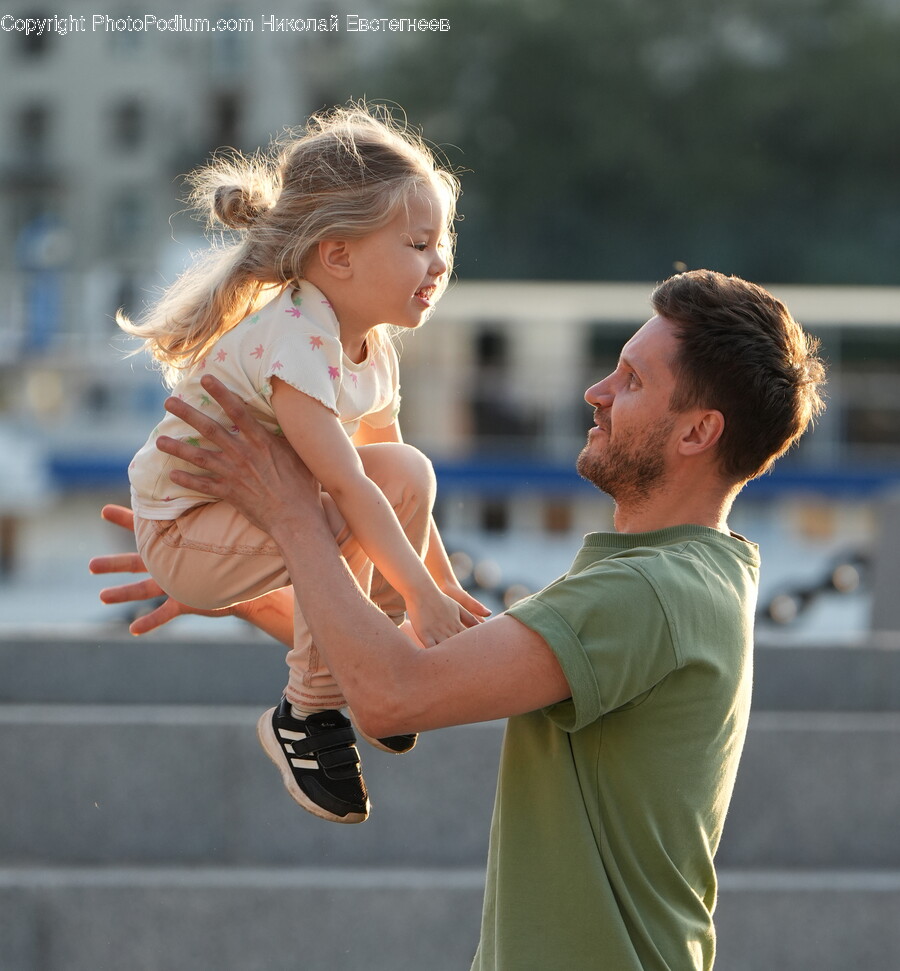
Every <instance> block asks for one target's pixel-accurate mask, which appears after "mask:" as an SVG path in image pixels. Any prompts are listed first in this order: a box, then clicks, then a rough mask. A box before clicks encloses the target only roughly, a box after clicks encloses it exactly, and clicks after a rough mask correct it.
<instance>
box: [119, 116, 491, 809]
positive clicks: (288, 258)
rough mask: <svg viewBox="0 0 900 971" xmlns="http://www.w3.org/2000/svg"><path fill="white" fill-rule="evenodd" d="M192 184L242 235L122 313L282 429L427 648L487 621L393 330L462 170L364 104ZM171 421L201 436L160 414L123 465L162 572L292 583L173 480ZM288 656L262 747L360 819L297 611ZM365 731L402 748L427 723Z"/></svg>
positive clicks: (204, 172)
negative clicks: (405, 432)
mask: <svg viewBox="0 0 900 971" xmlns="http://www.w3.org/2000/svg"><path fill="white" fill-rule="evenodd" d="M189 180H190V185H191V188H192V194H191V201H192V202H193V203H194V205H195V207H196V208H197V209H199V210H200V211H205V212H206V214H207V216H208V218H209V220H210V222H211V223H212V222H213V221H218V222H220V223H222V224H224V226H225V227H227V228H229V229H232V230H235V231H236V238H235V239H233V240H232V241H231V242H230V243H228V244H227V245H225V246H224V247H219V248H214V249H213V250H211V252H210V253H209V255H208V256H207V257H206V258H205V259H202V260H200V261H199V262H197V263H196V264H194V265H193V266H192V267H191V268H190V269H188V270H187V271H186V272H185V273H184V274H183V275H182V276H181V277H180V278H179V279H178V280H177V281H176V282H175V284H174V285H173V286H172V287H170V288H169V289H168V290H167V291H166V292H165V293H164V294H163V296H162V298H161V299H160V301H159V302H158V303H157V304H156V305H155V306H154V307H152V308H151V309H150V310H149V312H148V313H147V315H146V316H145V318H144V319H143V320H142V321H141V322H140V323H139V324H137V325H135V324H132V323H131V322H129V321H128V320H126V319H125V318H123V317H121V315H120V318H119V324H120V326H121V327H122V328H123V329H124V330H125V331H127V332H128V333H130V334H133V335H137V336H140V337H143V338H144V340H145V347H146V348H147V349H148V350H149V351H150V352H151V353H152V354H153V355H154V357H156V358H157V360H158V361H159V362H161V365H162V367H163V369H164V372H165V375H166V378H167V380H168V382H169V384H170V386H171V387H172V389H173V394H175V395H178V396H179V397H182V398H184V399H186V400H187V401H189V402H190V403H192V404H194V405H195V406H197V407H201V408H204V409H208V410H209V411H210V413H211V414H213V415H214V416H215V417H218V418H219V419H220V420H221V419H222V417H223V413H222V412H221V410H220V409H219V408H218V406H217V405H216V404H215V402H213V401H212V400H211V399H210V398H209V397H208V396H207V395H205V394H204V392H203V388H202V386H201V384H200V379H201V377H202V376H203V375H204V374H207V373H215V374H216V375H217V376H218V377H219V378H220V379H221V380H223V381H224V382H225V383H226V384H227V385H228V386H229V387H230V388H231V389H232V390H234V391H236V392H237V393H238V394H240V395H241V397H242V398H243V399H244V400H245V401H246V402H247V403H248V404H249V405H250V406H251V407H252V409H253V411H254V413H255V415H256V416H257V417H258V418H260V419H261V420H262V421H264V422H265V423H266V424H267V425H268V427H269V428H270V429H272V430H273V431H274V432H276V433H277V434H283V435H284V436H285V437H286V438H287V440H288V442H289V443H290V444H291V446H292V447H293V448H294V449H295V451H296V452H297V453H298V455H299V456H300V457H301V458H302V459H303V461H304V462H305V463H306V465H307V466H308V468H309V469H310V471H311V472H312V474H313V475H314V476H315V477H316V478H317V479H318V480H319V482H320V483H321V487H322V491H323V503H324V504H325V507H326V510H327V512H328V516H329V521H330V522H331V524H332V527H333V530H334V533H335V537H336V540H337V542H338V543H339V544H340V547H341V550H342V552H343V554H344V557H345V558H346V561H347V564H348V566H349V568H350V569H351V570H352V571H353V573H354V575H355V576H356V577H357V579H358V581H359V583H360V586H361V587H362V589H363V590H364V591H367V592H369V591H371V596H372V599H373V600H375V602H376V603H378V605H379V606H380V607H381V608H382V609H383V610H384V611H385V612H386V613H387V614H388V615H389V616H391V617H392V618H393V619H394V620H395V622H397V623H401V622H402V621H403V619H404V611H408V614H409V620H410V622H411V623H412V626H413V629H414V631H415V634H416V636H417V637H418V638H419V640H420V641H421V642H422V644H423V645H424V646H426V647H428V646H431V645H433V644H436V643H437V642H439V641H441V640H443V639H444V638H445V637H448V636H450V635H451V634H453V633H455V632H457V631H459V630H461V629H463V628H464V627H465V626H471V625H472V624H474V623H476V622H477V617H476V616H474V615H476V614H477V615H482V616H483V615H484V614H485V613H486V610H485V608H483V607H482V606H481V604H479V603H478V602H477V601H476V600H474V599H473V598H471V597H470V596H469V595H468V594H466V593H465V592H464V591H463V590H462V588H461V587H460V586H459V584H458V583H457V581H456V579H455V577H454V576H453V571H452V569H451V568H450V565H449V562H448V560H447V556H446V553H445V552H444V548H443V545H442V543H441V540H440V537H439V535H438V533H437V530H436V528H435V525H434V522H433V519H432V517H431V509H432V505H433V502H434V481H433V473H432V472H431V469H430V466H429V464H428V463H427V460H425V459H424V457H423V456H422V455H421V454H420V453H418V452H416V451H415V450H414V449H411V448H410V447H409V446H406V445H403V444H402V438H401V435H400V428H399V425H398V423H397V412H398V408H399V403H400V395H399V383H398V375H397V356H396V352H395V350H394V347H393V345H392V343H391V340H390V335H389V333H388V332H387V330H388V327H389V326H393V327H394V328H402V329H414V328H416V327H419V326H420V325H421V324H422V323H423V322H424V321H425V320H426V319H427V318H428V316H429V314H430V313H431V311H432V309H433V308H434V305H435V303H436V302H437V300H438V298H439V297H440V295H441V293H442V292H443V290H444V288H445V286H446V283H447V277H448V274H449V272H450V263H451V256H452V225H453V220H454V217H455V207H456V199H457V196H458V191H459V189H458V183H457V181H456V179H455V177H454V176H453V175H452V174H451V173H449V172H448V171H446V170H444V169H443V168H441V167H440V166H439V165H438V164H437V162H436V160H435V158H434V156H433V155H432V154H431V153H430V152H429V151H428V149H427V148H426V147H425V145H424V144H423V143H422V141H421V140H420V139H419V138H417V137H415V136H414V135H413V134H412V133H410V132H409V131H407V130H405V129H402V128H400V127H399V126H397V125H396V124H395V123H394V122H393V121H392V120H391V119H390V117H389V116H388V115H387V114H385V113H382V114H381V115H380V116H379V115H377V114H376V113H374V112H373V111H371V110H369V109H368V108H365V107H359V106H354V107H351V108H346V109H335V110H334V111H333V112H331V113H328V114H326V115H321V116H314V117H313V118H312V119H310V121H309V122H308V124H307V126H306V128H305V130H303V131H301V132H291V133H289V135H288V137H287V138H286V139H284V140H282V141H280V142H276V143H274V144H273V146H272V148H271V149H270V150H269V152H268V153H267V154H265V155H257V156H256V157H254V158H252V159H245V158H242V157H239V156H237V157H232V158H228V159H218V160H216V161H214V162H213V163H212V164H210V165H209V166H206V167H204V168H202V169H200V170H198V171H196V172H194V173H193V174H192V175H191V176H190V177H189ZM163 434H165V435H169V436H172V437H189V438H192V439H194V440H196V439H195V433H194V432H193V430H192V429H189V428H188V427H187V426H186V425H184V424H183V423H181V422H180V421H179V420H178V419H176V418H175V417H174V416H172V415H167V416H166V417H165V418H164V419H163V421H162V422H161V423H160V425H158V426H157V428H156V429H155V430H154V431H153V434H152V435H151V437H150V439H149V440H148V441H147V443H146V444H145V445H144V447H143V448H142V449H141V450H140V451H139V452H138V453H137V455H136V456H135V458H134V461H133V462H132V464H131V466H130V469H129V477H130V480H131V487H132V508H133V509H134V513H135V535H136V537H137V544H138V550H139V552H140V555H141V557H142V558H143V560H144V562H145V563H146V565H147V568H148V569H149V570H150V572H151V574H152V575H153V577H154V578H155V579H156V581H157V582H158V583H159V585H160V586H161V587H162V588H163V589H164V590H165V591H166V593H167V594H169V596H170V597H172V598H174V599H175V600H177V601H180V602H182V603H184V604H189V605H191V606H192V607H194V608H200V609H205V610H213V609H216V608H221V607H225V606H228V605H231V604H234V603H237V602H241V601H247V600H251V599H254V598H257V597H260V596H262V595H264V594H266V593H268V592H270V591H272V590H276V589H279V588H283V587H285V586H287V585H289V584H290V577H289V576H288V575H287V573H286V571H285V568H284V564H283V562H282V560H281V554H280V552H279V550H278V548H277V546H276V545H275V544H274V543H273V542H272V540H271V539H270V537H269V536H268V535H266V534H265V533H262V532H261V531H260V530H259V529H257V528H256V527H254V526H253V525H252V524H251V523H249V522H248V521H247V520H246V519H244V518H243V517H242V516H240V515H239V514H238V513H237V512H236V511H235V510H234V509H232V508H231V507H230V506H228V505H227V504H226V503H223V502H215V501H213V502H211V501H210V500H209V498H208V497H206V496H202V495H200V494H196V493H191V492H190V491H188V490H186V489H183V488H179V487H178V486H176V485H175V484H174V483H173V482H172V480H171V479H170V475H169V474H170V472H171V471H172V470H173V469H174V468H176V467H178V463H177V462H176V461H175V460H174V459H172V458H171V457H169V456H167V455H165V454H163V453H162V452H160V451H159V450H158V449H156V447H155V440H156V438H157V436H159V435H163ZM201 444H202V443H201ZM423 561H424V562H423ZM372 564H374V567H375V568H376V569H377V571H378V572H377V573H376V574H375V577H374V579H373V566H372ZM287 662H288V666H289V678H288V684H287V687H286V689H285V692H284V697H283V698H282V701H281V704H280V705H279V706H278V707H276V708H273V709H271V710H270V711H268V712H266V713H265V714H264V715H263V716H262V717H261V718H260V721H259V725H258V734H259V738H260V741H261V743H262V745H263V748H264V749H265V750H266V752H267V753H268V755H269V757H270V758H271V759H272V760H273V761H274V762H275V764H276V765H278V767H279V768H280V770H281V773H282V777H283V779H284V782H285V785H286V787H287V789H288V791H289V792H290V794H291V795H292V797H293V798H294V799H295V800H296V801H297V802H298V803H299V804H300V805H301V806H303V807H304V808H305V809H307V810H309V811H310V812H312V813H315V814H316V815H318V816H321V817H323V818H325V819H330V820H333V821H336V822H345V823H355V822H361V821H362V820H364V819H365V818H366V816H367V815H368V811H369V800H368V794H367V791H366V787H365V783H364V782H363V779H362V774H361V771H360V765H359V754H358V752H357V750H356V746H355V741H356V739H355V736H354V733H353V729H352V727H351V724H350V722H349V721H348V719H347V718H346V717H344V715H343V714H342V713H341V712H340V711H339V710H338V709H340V708H342V707H344V705H345V702H344V699H343V697H342V695H341V692H340V688H339V687H338V685H337V684H336V683H335V682H334V680H333V678H332V677H331V675H330V673H329V672H328V670H327V668H326V666H325V665H324V664H323V662H322V659H321V658H320V656H319V654H318V652H317V650H316V647H315V644H314V643H313V642H312V639H311V637H310V633H309V630H308V628H307V626H306V624H305V622H304V621H303V618H302V617H301V616H300V615H299V613H296V616H295V624H294V646H293V649H292V650H291V651H290V652H289V653H288V655H287ZM369 741H370V742H372V743H373V744H375V745H377V746H378V747H380V748H383V749H385V750H387V751H393V752H405V751H409V749H411V748H412V746H413V745H414V744H415V741H416V737H415V736H414V735H413V736H397V737H394V738H390V739H381V740H373V739H369Z"/></svg>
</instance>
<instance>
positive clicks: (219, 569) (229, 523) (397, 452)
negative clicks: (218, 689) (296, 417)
mask: <svg viewBox="0 0 900 971" xmlns="http://www.w3.org/2000/svg"><path fill="white" fill-rule="evenodd" d="M359 455H360V458H361V459H362V463H363V467H364V468H365V471H366V475H368V477H369V478H370V479H372V481H373V482H375V483H376V484H377V485H378V486H379V488H380V489H381V491H382V492H383V493H384V494H385V496H386V497H387V500H388V502H389V503H390V504H391V506H392V508H393V509H394V512H395V513H396V515H397V519H398V520H399V522H400V525H401V526H402V527H403V531H404V532H405V533H406V535H407V537H408V538H409V541H410V543H411V544H412V545H413V548H414V549H415V550H416V551H417V552H418V553H419V554H420V555H423V553H424V550H425V548H426V545H427V542H428V532H429V527H430V523H431V510H432V507H433V505H434V497H435V482H434V473H433V470H432V468H431V463H430V462H429V461H428V459H427V458H425V456H424V455H423V454H422V453H421V452H419V451H418V450H416V449H415V448H412V447H411V446H409V445H400V444H393V443H392V444H382V445H365V446H362V447H361V448H360V449H359ZM323 503H324V506H325V512H326V516H327V519H328V523H329V525H330V526H331V530H332V532H333V533H334V537H335V540H336V541H337V544H338V546H339V548H340V550H341V554H342V555H343V557H344V559H345V560H346V561H347V565H348V567H349V568H350V570H351V572H352V573H353V575H354V576H355V577H356V579H357V581H358V582H359V584H360V586H361V587H362V589H363V590H364V591H366V592H367V593H369V594H370V596H371V597H372V600H373V601H374V602H375V603H376V604H377V605H378V606H379V607H380V608H381V609H382V610H383V611H384V612H385V613H386V614H387V615H388V616H389V617H391V619H392V620H394V622H395V623H397V624H399V623H402V621H403V617H404V612H405V605H404V603H403V599H402V598H401V597H400V595H399V594H397V593H396V592H395V591H394V590H393V589H392V588H391V587H390V586H389V585H388V584H387V583H386V582H385V581H384V579H383V578H382V577H381V575H380V574H379V573H377V571H374V570H373V567H372V563H371V561H370V560H369V558H368V557H367V556H366V554H365V553H364V552H363V550H362V549H361V548H360V546H359V544H358V543H357V542H356V540H355V539H354V537H353V536H352V535H351V533H350V530H349V528H348V527H347V524H346V522H345V521H344V518H343V516H342V515H341V514H340V512H339V510H338V508H337V506H336V505H335V504H334V502H333V500H332V499H331V497H330V496H327V495H324V496H323ZM135 535H136V538H137V544H138V550H139V551H140V554H141V556H142V557H143V559H144V562H145V564H146V565H147V569H148V570H149V571H150V573H151V574H152V575H153V577H154V578H155V579H156V581H157V582H158V583H159V585H160V586H161V587H162V588H163V589H164V590H165V591H166V593H167V594H169V596H171V597H174V598H175V599H176V600H179V601H180V602H181V603H184V604H188V605H190V606H192V607H198V608H202V609H204V610H212V609H215V608H217V607H225V606H230V605H232V604H235V603H241V602H243V601H245V600H253V599H255V598H256V597H260V596H262V595H263V594H265V593H269V592H271V591H272V590H278V589H280V588H281V587H286V586H288V585H289V584H290V582H291V578H290V577H289V576H288V573H287V570H286V568H285V565H284V561H283V560H282V557H281V551H280V550H279V549H278V547H277V546H276V545H275V543H274V542H273V541H272V539H271V538H270V537H269V535H268V534H267V533H264V532H262V530H260V529H257V527H256V526H254V525H252V524H251V523H250V522H248V521H247V520H246V519H245V518H244V517H243V516H242V515H241V514H240V513H238V512H237V511H236V510H235V509H234V508H233V507H232V506H230V505H228V504H227V503H225V502H211V503H206V504H204V505H201V506H195V507H194V508H193V509H191V510H189V511H188V512H186V513H184V514H183V515H182V516H180V517H179V518H178V519H172V520H147V519H142V518H140V517H137V516H136V517H135ZM287 663H288V668H289V676H288V683H287V688H286V689H285V695H286V696H287V699H288V701H289V702H291V704H295V705H302V706H304V707H311V708H339V707H342V706H344V705H345V704H346V702H345V700H344V697H343V695H342V694H341V690H340V688H339V686H338V685H337V683H336V682H335V680H334V678H333V677H332V676H331V672H330V671H329V670H328V668H327V667H326V665H325V663H324V661H323V659H322V658H321V657H320V655H319V652H318V650H317V648H316V646H315V644H313V642H312V638H311V637H310V633H309V627H308V626H307V624H306V621H305V620H304V619H303V616H302V614H301V613H300V610H299V608H298V607H297V603H296V600H295V601H294V646H293V648H292V649H291V650H290V651H289V652H288V655H287Z"/></svg>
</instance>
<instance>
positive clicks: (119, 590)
mask: <svg viewBox="0 0 900 971" xmlns="http://www.w3.org/2000/svg"><path fill="white" fill-rule="evenodd" d="M100 515H101V516H102V517H103V518H104V519H105V520H106V521H107V522H108V523H113V524H115V525H116V526H121V527H122V528H123V529H127V530H130V531H131V532H134V514H133V513H132V511H131V510H130V509H126V508H125V506H114V505H109V506H104V507H103V509H101V510H100ZM88 569H89V570H90V571H91V573H95V574H100V573H146V572H147V568H146V566H144V561H143V560H142V559H141V558H140V556H139V555H138V554H137V553H115V554H111V555H110V556H95V557H94V558H93V559H92V560H91V561H90V563H89V564H88ZM160 597H166V594H165V591H164V590H163V589H162V587H160V585H159V584H158V583H157V582H156V581H155V580H154V579H153V578H152V577H150V576H148V577H146V578H145V579H143V580H139V581H138V582H137V583H123V584H120V585H119V586H117V587H107V588H106V589H104V590H101V591H100V599H101V601H103V603H105V604H122V603H133V602H136V601H141V600H156V599H158V598H160ZM231 613H232V610H231V609H230V608H223V609H222V610H195V609H193V608H192V607H187V606H185V604H183V603H179V602H178V601H177V600H173V599H172V598H171V597H166V599H165V601H164V602H163V603H162V604H160V605H159V606H158V607H156V608H154V609H153V610H151V611H150V612H149V613H147V614H144V615H143V616H142V617H138V618H137V619H136V620H134V621H133V622H132V623H131V625H130V626H129V628H128V630H129V631H130V632H131V633H132V634H135V635H138V634H146V633H148V632H149V631H151V630H156V629H157V628H158V627H162V626H163V624H167V623H168V622H169V621H170V620H174V619H175V618H176V617H180V616H181V615H182V614H202V615H203V616H205V617H225V616H228V615H230V614H231Z"/></svg>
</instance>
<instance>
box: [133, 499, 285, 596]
mask: <svg viewBox="0 0 900 971" xmlns="http://www.w3.org/2000/svg"><path fill="white" fill-rule="evenodd" d="M135 537H136V540H137V545H138V551H139V552H140V554H141V556H142V557H143V559H144V562H145V563H146V564H147V569H148V570H149V571H150V573H151V574H152V575H153V577H154V579H155V580H156V581H157V582H158V583H159V585H160V586H161V587H162V588H163V589H164V590H165V591H166V593H167V594H169V596H171V597H174V598H175V599H176V600H180V601H181V602H182V603H186V604H190V605H191V606H193V607H202V608H203V609H206V610H213V609H215V608H218V607H227V606H230V605H231V604H234V603H240V602H241V601H244V600H253V599H254V598H255V597H259V596H262V594H264V593H269V592H270V591H271V590H277V589H279V588H281V587H286V586H288V585H289V584H290V582H291V579H290V577H289V576H288V573H287V570H286V569H285V565H284V561H283V560H282V557H281V550H280V549H279V548H278V546H277V545H276V544H275V543H274V542H273V540H272V538H271V537H270V536H269V535H268V534H267V533H264V532H263V531H262V530H260V529H257V527H256V526H254V525H252V524H251V523H250V522H248V521H247V520H246V519H245V518H244V517H243V516H242V515H240V513H238V512H237V511H236V510H235V509H234V508H233V507H231V506H229V505H228V503H225V502H210V503H205V504H204V505H201V506H195V507H194V508H193V509H191V510H189V511H188V512H186V513H184V514H183V515H182V516H179V517H178V518H177V519H167V520H147V519H142V518H140V517H138V516H135Z"/></svg>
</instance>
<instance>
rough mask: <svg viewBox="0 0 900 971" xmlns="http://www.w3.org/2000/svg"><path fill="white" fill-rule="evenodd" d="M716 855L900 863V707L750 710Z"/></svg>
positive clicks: (769, 861)
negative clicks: (894, 709)
mask: <svg viewBox="0 0 900 971" xmlns="http://www.w3.org/2000/svg"><path fill="white" fill-rule="evenodd" d="M718 861H719V863H720V864H722V865H725V866H737V867H760V866H761V867H835V866H836V867H844V866H849V867H854V868H868V867H871V868H875V869H877V868H882V867H884V868H900V713H893V712H877V713H871V712H769V711H757V712H756V713H755V714H753V715H751V719H750V730H749V732H748V735H747V744H746V746H745V748H744V754H743V757H742V759H741V766H740V770H739V771H738V778H737V783H736V785H735V790H734V797H733V799H732V802H731V808H730V809H729V812H728V817H727V820H726V824H725V832H724V836H723V838H722V844H721V846H720V849H719V855H718Z"/></svg>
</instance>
